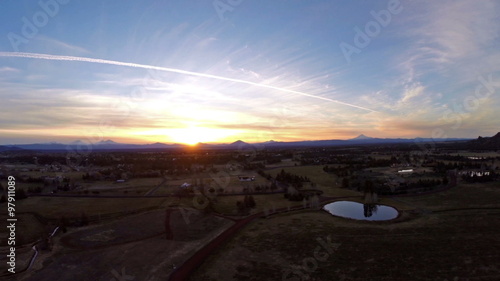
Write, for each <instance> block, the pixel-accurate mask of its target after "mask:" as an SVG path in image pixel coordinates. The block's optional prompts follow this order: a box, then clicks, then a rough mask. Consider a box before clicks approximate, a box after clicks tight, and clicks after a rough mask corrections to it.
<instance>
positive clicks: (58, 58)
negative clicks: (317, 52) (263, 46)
mask: <svg viewBox="0 0 500 281" xmlns="http://www.w3.org/2000/svg"><path fill="white" fill-rule="evenodd" d="M0 57H18V58H30V59H42V60H56V61H78V62H90V63H100V64H109V65H118V66H126V67H135V68H144V69H150V70H159V71H165V72H173V73H180V74H185V75H191V76H198V77H204V78H210V79H217V80H224V81H230V82H235V83H241V84H247V85H252V86H256V87H261V88H267V89H273V90H277V91H281V92H287V93H292V94H297V95H301V96H305V97H310V98H315V99H320V100H325V101H330V102H334V103H337V104H342V105H346V106H350V107H354V108H359V109H363V110H366V111H371V112H377V111H375V110H372V109H369V108H366V107H362V106H358V105H354V104H350V103H346V102H342V101H339V100H334V99H329V98H325V97H320V96H315V95H311V94H307V93H303V92H299V91H293V90H288V89H283V88H279V87H275V86H271V85H266V84H259V83H255V82H251V81H246V80H240V79H233V78H228V77H223V76H217V75H211V74H205V73H199V72H193V71H187V70H182V69H176V68H168V67H161V66H154V65H147V64H138V63H131V62H121V61H114V60H103V59H94V58H87V57H74V56H58V55H48V54H37V53H21V52H0Z"/></svg>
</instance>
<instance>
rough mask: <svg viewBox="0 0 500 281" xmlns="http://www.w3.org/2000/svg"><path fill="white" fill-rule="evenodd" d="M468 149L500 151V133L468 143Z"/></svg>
mask: <svg viewBox="0 0 500 281" xmlns="http://www.w3.org/2000/svg"><path fill="white" fill-rule="evenodd" d="M468 148H470V149H487V150H498V149H500V132H498V133H497V134H496V135H494V136H492V137H484V138H483V137H478V138H477V139H475V140H471V141H470V142H469V143H468Z"/></svg>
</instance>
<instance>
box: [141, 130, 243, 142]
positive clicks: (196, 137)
mask: <svg viewBox="0 0 500 281" xmlns="http://www.w3.org/2000/svg"><path fill="white" fill-rule="evenodd" d="M238 133H240V131H239V130H229V129H219V128H208V127H198V126H189V127H184V128H173V129H158V130H149V131H142V132H138V133H136V134H137V135H144V136H149V137H151V139H155V140H158V139H159V137H160V136H162V137H161V138H162V139H163V140H164V141H165V142H169V143H182V144H187V145H196V144H198V143H212V142H218V143H219V142H225V141H228V140H229V137H231V136H235V135H238Z"/></svg>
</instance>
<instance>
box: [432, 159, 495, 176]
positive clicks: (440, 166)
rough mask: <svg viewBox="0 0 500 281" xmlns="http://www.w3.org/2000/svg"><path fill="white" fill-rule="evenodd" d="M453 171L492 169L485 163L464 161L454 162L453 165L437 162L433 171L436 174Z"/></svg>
mask: <svg viewBox="0 0 500 281" xmlns="http://www.w3.org/2000/svg"><path fill="white" fill-rule="evenodd" d="M453 169H458V170H464V169H465V170H467V169H485V170H490V169H492V167H491V166H490V165H487V164H485V163H481V162H475V161H472V160H471V161H465V162H455V163H444V162H441V161H438V162H436V163H435V164H434V171H435V172H436V173H441V174H442V173H445V172H446V171H448V170H453Z"/></svg>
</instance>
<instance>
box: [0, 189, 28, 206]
mask: <svg viewBox="0 0 500 281" xmlns="http://www.w3.org/2000/svg"><path fill="white" fill-rule="evenodd" d="M15 198H16V201H19V200H23V199H26V198H28V195H26V191H24V189H22V188H19V189H16V193H15ZM3 202H7V197H6V196H5V194H2V197H0V203H3Z"/></svg>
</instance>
